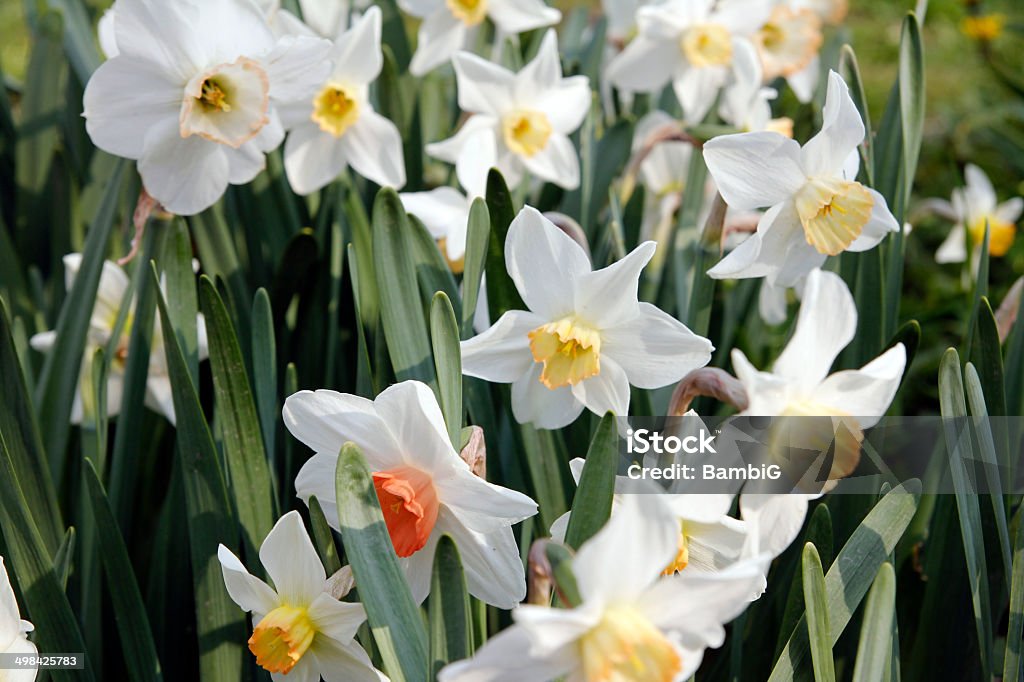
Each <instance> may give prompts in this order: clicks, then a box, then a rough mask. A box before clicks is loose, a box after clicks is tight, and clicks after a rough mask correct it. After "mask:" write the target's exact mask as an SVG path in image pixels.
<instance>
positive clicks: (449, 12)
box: [398, 0, 562, 76]
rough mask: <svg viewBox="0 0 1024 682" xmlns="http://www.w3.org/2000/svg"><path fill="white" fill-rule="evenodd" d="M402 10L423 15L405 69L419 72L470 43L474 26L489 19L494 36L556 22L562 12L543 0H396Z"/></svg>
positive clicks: (475, 27) (423, 73) (441, 61)
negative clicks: (415, 41)
mask: <svg viewBox="0 0 1024 682" xmlns="http://www.w3.org/2000/svg"><path fill="white" fill-rule="evenodd" d="M398 5H399V7H401V8H402V10H404V11H405V12H408V13H409V14H411V15H413V16H415V17H419V18H421V19H423V23H422V24H420V30H419V35H418V37H417V43H416V54H414V55H413V57H412V61H411V62H410V63H409V72H410V73H412V75H414V76H423V75H425V74H426V73H427V72H428V71H432V70H433V69H435V68H437V67H438V66H441V65H442V64H446V63H447V62H448V60H450V59H451V58H452V57H453V56H455V53H456V52H458V51H459V50H464V49H467V48H469V47H470V45H471V44H472V42H473V38H474V37H475V36H476V29H477V27H479V26H480V24H482V23H483V22H484V20H485V19H490V20H491V21H492V22H493V23H494V26H495V28H496V29H497V33H498V40H503V39H504V38H505V37H507V36H512V35H516V34H519V33H523V32H524V31H532V30H533V29H535V28H543V27H545V26H552V25H553V24H557V23H558V22H559V21H560V20H561V18H562V13H561V12H559V11H558V10H557V9H553V8H551V7H548V6H547V5H545V4H544V2H543V0H399V2H398Z"/></svg>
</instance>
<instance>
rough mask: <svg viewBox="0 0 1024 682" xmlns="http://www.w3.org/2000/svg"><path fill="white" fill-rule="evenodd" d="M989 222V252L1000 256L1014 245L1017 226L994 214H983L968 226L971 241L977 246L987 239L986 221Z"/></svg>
mask: <svg viewBox="0 0 1024 682" xmlns="http://www.w3.org/2000/svg"><path fill="white" fill-rule="evenodd" d="M986 221H987V222H988V230H989V236H988V252H989V253H990V254H991V255H993V256H995V257H997V258H1000V257H1002V256H1005V255H1006V252H1007V251H1009V250H1010V247H1011V246H1013V239H1014V237H1015V236H1016V235H1017V226H1016V225H1014V224H1013V223H1009V222H1006V221H1005V220H1000V219H999V218H997V217H996V216H994V215H987V216H981V217H980V218H978V219H976V220H975V221H974V222H973V223H971V224H970V225H968V226H967V231H968V232H969V233H970V235H971V241H973V242H974V245H975V246H976V247H980V246H981V244H982V242H984V241H985V223H986Z"/></svg>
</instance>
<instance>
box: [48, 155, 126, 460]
mask: <svg viewBox="0 0 1024 682" xmlns="http://www.w3.org/2000/svg"><path fill="white" fill-rule="evenodd" d="M124 168H125V163H124V162H123V161H119V162H118V163H117V166H116V168H115V170H114V173H113V176H112V177H111V179H110V181H109V184H108V186H107V192H106V194H105V195H104V196H103V202H102V204H101V205H100V208H99V210H98V211H97V213H96V217H95V218H94V219H93V221H92V224H91V225H90V227H89V236H88V237H87V238H86V242H85V249H84V252H83V254H82V263H81V266H80V267H79V270H78V275H77V276H76V277H75V283H74V286H73V287H72V288H71V291H70V292H69V293H68V296H67V298H65V299H64V305H63V306H62V307H61V310H60V317H59V318H58V319H57V329H56V334H57V339H56V341H55V342H54V344H53V348H51V349H50V352H49V353H48V354H47V356H46V362H45V363H44V364H43V371H42V373H41V374H40V377H39V385H38V387H37V389H36V401H35V402H36V405H38V406H39V429H40V432H41V433H42V434H43V440H44V443H45V446H46V452H47V453H49V458H50V473H51V475H52V476H53V477H54V478H55V479H57V478H58V477H59V475H60V474H61V473H62V472H63V469H64V458H65V456H66V450H67V443H68V432H69V430H70V417H71V404H72V403H73V402H74V399H75V392H76V391H77V390H78V375H79V368H80V366H81V364H82V355H83V352H84V349H85V339H86V332H87V331H88V329H89V320H90V318H91V317H92V308H93V303H94V301H95V300H96V290H97V288H98V286H99V283H100V273H101V272H102V271H103V261H104V257H105V255H106V251H107V241H108V240H109V238H110V232H111V229H112V228H113V226H114V217H115V212H116V210H117V204H118V199H119V196H120V193H121V178H122V176H123V173H124Z"/></svg>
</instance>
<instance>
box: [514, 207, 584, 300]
mask: <svg viewBox="0 0 1024 682" xmlns="http://www.w3.org/2000/svg"><path fill="white" fill-rule="evenodd" d="M505 264H506V267H507V268H508V274H509V276H510V277H511V278H512V281H513V282H515V285H516V288H517V289H518V290H519V294H520V295H521V296H522V297H523V301H524V302H525V303H526V305H527V307H528V308H529V309H530V310H531V311H532V312H534V313H536V314H538V315H540V316H541V317H543V318H545V319H549V320H555V319H558V318H560V317H563V316H565V315H568V314H570V313H572V312H573V298H574V294H575V291H576V288H577V287H576V282H577V280H578V279H579V278H581V277H582V276H583V275H584V274H585V273H589V272H590V262H589V260H588V259H587V255H586V254H585V253H584V252H583V249H582V248H581V247H580V245H579V244H577V243H576V242H575V241H573V239H572V238H571V237H570V236H569V235H567V234H565V233H564V232H562V231H561V230H560V229H558V228H557V227H555V225H554V224H553V223H552V222H551V221H550V220H548V219H547V218H545V217H544V216H542V215H541V214H540V212H539V211H537V209H535V208H533V207H532V206H524V207H523V209H522V210H521V211H520V212H519V215H517V216H516V217H515V219H514V220H513V221H512V224H511V225H510V226H509V228H508V236H507V238H506V239H505Z"/></svg>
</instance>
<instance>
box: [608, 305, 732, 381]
mask: <svg viewBox="0 0 1024 682" xmlns="http://www.w3.org/2000/svg"><path fill="white" fill-rule="evenodd" d="M713 350H714V347H713V346H712V345H711V342H710V341H708V340H707V339H705V338H703V337H701V336H697V335H696V334H694V333H693V332H692V331H690V330H689V329H688V328H687V327H686V325H684V324H683V323H682V322H680V321H679V320H677V319H675V318H674V317H672V316H671V315H669V314H668V313H666V312H664V311H662V310H660V309H658V308H657V307H655V306H653V305H651V304H650V303H641V304H640V312H639V315H638V316H637V319H636V320H634V321H633V322H630V323H628V324H624V325H622V326H619V327H616V328H614V329H607V330H605V331H603V332H602V333H601V354H602V355H608V356H609V357H611V358H614V359H615V362H617V363H618V364H619V365H621V366H622V369H623V370H625V372H626V376H627V377H629V383H630V384H632V385H633V386H636V387H637V388H647V389H651V388H660V387H662V386H667V385H669V384H672V383H675V382H677V381H679V380H680V379H682V378H683V377H684V376H686V375H687V374H688V373H690V372H691V371H693V370H695V369H697V368H699V367H703V366H705V365H706V364H708V362H710V361H711V351H713Z"/></svg>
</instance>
